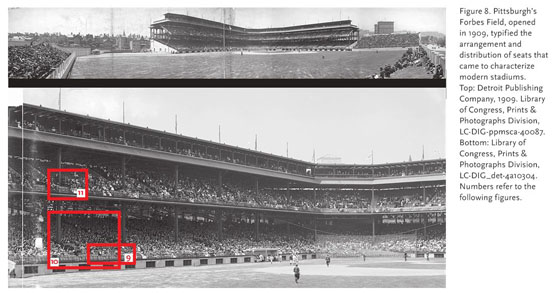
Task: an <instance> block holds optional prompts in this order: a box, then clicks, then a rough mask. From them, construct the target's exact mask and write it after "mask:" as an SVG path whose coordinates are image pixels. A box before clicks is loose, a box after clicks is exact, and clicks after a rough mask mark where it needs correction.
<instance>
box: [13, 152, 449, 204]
mask: <svg viewBox="0 0 557 293" xmlns="http://www.w3.org/2000/svg"><path fill="white" fill-rule="evenodd" d="M21 160H22V159H21V158H19V157H13V156H10V157H9V160H8V161H9V164H8V169H9V184H10V187H11V188H13V189H18V188H19V185H18V182H16V181H17V179H16V180H14V178H21V175H20V174H23V178H24V180H23V189H26V190H36V189H37V188H41V189H42V190H45V189H46V175H45V173H46V172H45V171H46V169H47V168H48V166H49V164H50V166H52V163H51V162H49V161H48V160H40V159H29V158H25V159H23V162H24V164H23V171H24V172H22V170H21V165H22V164H21V162H22V161H21ZM62 167H64V168H87V169H88V170H89V178H88V179H89V194H90V195H96V196H107V197H127V198H138V199H155V200H161V201H179V202H189V203H211V204H220V205H233V206H248V207H259V208H269V209H288V210H300V211H326V212H347V213H350V212H351V213H362V212H368V213H370V212H372V211H375V212H389V211H398V210H401V209H402V210H405V211H411V210H420V209H423V208H430V209H433V208H435V207H442V206H444V205H445V188H444V187H428V188H425V189H422V188H418V187H416V188H413V189H398V190H397V189H393V190H379V191H376V198H377V199H376V202H375V206H374V203H373V200H372V198H371V191H370V190H356V189H354V190H351V189H349V190H343V189H316V190H313V189H288V188H276V187H263V188H260V189H259V190H256V189H255V186H254V185H253V184H250V183H249V182H243V181H241V180H235V179H225V180H223V181H222V184H220V185H219V184H218V182H217V180H215V179H211V178H206V177H202V176H191V175H187V174H184V173H182V172H180V175H179V176H178V178H175V177H173V175H171V172H169V171H168V170H165V169H163V168H156V167H155V166H152V165H149V166H145V165H140V164H138V165H131V164H130V165H128V167H127V168H126V173H125V174H126V175H125V176H124V175H123V172H122V170H121V169H119V168H117V167H114V166H111V165H108V164H102V163H97V162H94V161H89V162H85V163H80V164H78V163H69V162H63V164H62ZM84 180H85V178H84V176H83V173H79V172H75V173H71V172H63V173H53V175H52V180H51V190H53V191H56V192H60V193H75V191H76V190H77V189H79V188H84V185H85V183H84ZM19 184H21V182H20V183H19Z"/></svg>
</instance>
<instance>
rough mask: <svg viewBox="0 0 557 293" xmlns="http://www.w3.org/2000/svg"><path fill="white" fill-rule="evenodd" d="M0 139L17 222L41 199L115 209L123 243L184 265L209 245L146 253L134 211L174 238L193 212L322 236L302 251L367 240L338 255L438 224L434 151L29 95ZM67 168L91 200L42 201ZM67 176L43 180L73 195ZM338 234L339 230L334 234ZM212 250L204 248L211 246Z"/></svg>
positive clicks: (48, 206)
mask: <svg viewBox="0 0 557 293" xmlns="http://www.w3.org/2000/svg"><path fill="white" fill-rule="evenodd" d="M8 143H9V167H8V168H9V180H8V184H9V188H8V191H9V200H8V203H9V211H10V217H15V218H14V219H15V220H14V221H15V223H18V221H19V223H21V222H23V221H22V218H26V219H30V218H40V217H42V218H43V219H44V217H45V214H46V211H47V210H60V209H61V210H80V209H87V210H96V209H100V210H119V211H121V212H122V215H123V216H122V217H123V219H122V224H121V225H122V226H121V227H122V242H126V241H128V242H131V241H137V242H139V243H138V244H137V245H138V247H141V248H143V250H142V253H143V256H142V258H143V259H145V260H149V259H172V260H178V261H180V262H182V260H183V263H184V265H185V264H186V263H187V262H186V261H189V263H190V264H191V263H192V259H194V260H193V261H194V263H195V262H196V261H197V262H199V261H200V260H199V257H201V259H207V258H208V254H207V253H206V254H204V255H198V254H196V253H191V254H184V253H182V254H177V253H173V254H172V255H171V254H169V255H160V254H156V256H153V255H150V254H149V253H150V252H149V250H148V249H147V248H146V247H148V245H146V244H144V243H143V241H146V240H144V239H142V238H141V237H137V236H133V235H130V234H133V233H135V232H133V231H134V229H135V228H132V227H131V226H133V223H134V222H133V221H135V222H136V223H137V222H138V221H143V222H141V223H142V225H147V224H148V223H152V222H155V221H158V222H157V223H159V222H160V223H162V224H160V227H161V228H160V229H161V231H163V232H164V231H166V232H164V233H166V234H169V235H167V236H169V238H168V239H170V240H168V241H176V242H177V241H179V239H181V237H184V235H194V237H199V236H195V233H194V232H192V230H191V229H193V228H188V227H191V225H193V224H192V223H198V222H199V221H202V222H204V223H206V224H205V227H207V225H212V227H214V229H213V230H211V231H213V232H214V235H215V237H216V239H219V240H223V239H227V237H229V236H227V235H229V234H227V233H229V231H230V230H231V229H235V228H233V227H237V226H239V225H244V226H246V225H247V227H248V230H250V231H249V233H252V234H251V235H253V238H254V239H255V240H254V241H260V240H261V238H262V237H263V235H264V234H265V233H268V234H273V235H274V236H273V237H276V236H277V235H282V234H281V233H283V234H284V235H286V237H292V239H293V238H296V237H306V238H305V239H309V240H308V241H309V242H307V243H312V245H315V246H312V247H320V248H319V249H317V248H312V249H308V251H306V253H307V254H304V255H306V256H305V257H309V258H315V257H318V256H319V254H320V253H325V252H327V253H332V254H334V253H335V250H334V249H335V248H334V247H333V248H330V247H329V248H326V250H324V249H323V248H322V247H325V246H324V245H325V244H322V245H320V244H319V243H325V242H328V243H331V242H334V241H333V240H332V238H331V237H333V238H335V237H337V236H338V237H342V235H344V234H358V235H362V237H371V238H365V239H366V240H365V241H367V242H369V243H370V245H371V244H373V245H375V246H373V247H370V248H369V249H368V250H365V251H363V252H362V251H349V252H346V251H341V252H338V254H339V255H338V256H357V255H359V254H361V253H367V252H366V251H375V250H376V249H377V247H384V246H381V245H384V243H389V242H388V241H391V240H392V239H393V238H392V237H390V236H389V237H390V238H382V237H384V236H385V235H386V234H396V235H398V236H400V237H406V238H404V239H414V240H415V239H416V237H418V236H419V234H420V233H423V234H424V235H425V234H428V232H427V231H428V229H430V227H438V228H437V230H439V227H441V230H442V231H441V232H442V233H444V225H445V160H444V159H437V160H421V161H412V162H401V163H389V164H375V165H342V164H315V163H311V162H306V161H301V160H296V159H292V158H287V157H282V156H277V155H273V154H268V153H264V152H260V151H254V150H249V149H245V148H239V147H234V146H230V145H226V144H220V143H215V142H211V141H206V140H202V139H197V138H192V137H187V136H182V135H177V134H172V133H168V132H164V131H157V130H152V129H149V128H143V127H138V126H134V125H130V124H124V123H119V122H114V121H110V120H104V119H98V118H94V117H90V116H85V115H79V114H74V113H69V112H66V111H59V110H54V109H49V108H45V107H41V106H35V105H29V104H24V105H23V106H19V107H10V108H9V127H8ZM77 167H79V168H88V169H89V178H88V179H89V181H90V183H89V186H90V187H89V200H88V201H87V202H85V203H77V202H70V203H57V204H53V203H52V202H47V201H46V190H47V187H46V176H45V174H46V169H47V168H77ZM77 181H79V180H77ZM77 181H76V179H75V178H70V180H68V181H67V182H70V183H67V184H66V183H64V182H65V181H63V180H62V179H60V180H59V181H56V184H53V185H52V186H53V188H54V189H53V190H55V191H56V192H58V193H59V194H63V195H66V196H71V195H72V194H73V193H72V189H73V187H72V186H71V184H72V183H71V182H77ZM200 219H202V220H200ZM63 222H64V220H63V219H62V218H60V217H58V218H57V219H56V220H55V221H54V223H55V226H54V227H53V231H56V232H54V234H53V236H52V241H53V242H62V241H63V239H64V233H67V232H64V231H63V227H66V226H64V224H63ZM130 225H131V226H130ZM29 227H31V228H29ZM68 227H69V229H70V230H71V229H72V226H71V225H69V226H68ZM226 227H228V228H226ZM242 227H243V226H242ZM400 227H402V230H400ZM406 227H407V228H406ZM394 228H396V229H399V230H396V231H395V230H393V229H394ZM26 229H31V230H32V231H34V232H33V233H31V232H30V231H28V232H27V233H24V234H25V235H22V236H21V237H22V238H25V239H23V242H24V244H21V243H18V241H19V242H21V241H22V240H20V239H17V237H15V236H13V235H12V234H10V236H9V238H10V239H9V241H10V243H14V245H15V246H14V247H17V245H19V244H21V246H25V243H27V245H29V243H30V242H33V238H35V239H37V238H39V239H44V237H45V236H44V232H45V223H44V222H40V221H32V224H30V226H26ZM64 229H66V228H64ZM188 229H190V230H188ZM204 229H207V228H204ZM15 230H17V229H15ZM130 230H131V232H130ZM270 231H274V232H272V233H271V232H270ZM277 231H283V232H277ZM296 231H297V232H296ZM393 231H394V232H393ZM16 232H17V231H14V233H16ZM404 232H407V233H404ZM161 233H162V232H161ZM205 233H210V232H208V231H206V232H205ZM242 233H247V232H246V231H243V232H242ZM296 233H298V234H296ZM14 235H17V234H14ZM242 235H243V234H242ZM293 235H303V236H293ZM26 237H27V238H29V239H27V238H26ZM161 237H162V236H161ZM236 237H237V236H236ZM338 237H337V238H338ZM443 237H444V236H443ZM14 238H16V239H14ZM165 239H166V238H165ZM335 239H336V238H335ZM339 239H343V238H338V239H336V241H340V240H339ZM397 239H398V238H397ZM304 241H306V240H304ZM257 243H269V242H257ZM271 243H273V242H271ZM304 243H306V242H304ZM411 243H414V242H411ZM289 247H290V246H289ZM300 247H303V245H301V244H300ZM267 248H268V247H266V248H265V249H267ZM33 249H34V248H33ZM33 249H29V250H27V251H34V250H33ZM274 249H275V252H274V253H277V255H278V256H279V257H282V258H283V259H285V257H287V252H285V250H286V248H280V249H277V248H274ZM288 249H292V248H288ZM296 249H298V250H300V249H304V248H299V247H298V248H296ZM410 249H412V250H413V252H414V253H416V255H418V254H419V253H421V255H422V256H423V254H424V253H427V252H428V251H429V252H431V253H438V254H439V257H444V248H443V251H431V250H430V249H429V248H427V249H426V248H418V247H415V248H414V247H411V248H410ZM310 250H311V251H310ZM426 250H427V251H426ZM253 251H255V250H253V249H252V252H253ZM280 251H282V253H281V252H280ZM399 252H400V251H399ZM18 253H19V252H18ZM18 253H13V254H12V253H10V259H11V260H13V261H15V262H17V263H18V264H19V265H20V267H19V268H20V269H19V271H18V274H19V275H20V276H22V275H24V268H23V267H24V266H29V267H33V269H29V272H30V273H29V274H27V275H33V274H36V273H35V269H34V268H35V267H37V268H39V267H40V268H43V267H44V263H45V262H46V258H45V257H44V255H42V254H40V253H39V254H37V255H34V254H33V253H34V252H31V253H29V255H23V252H22V253H21V254H18ZM214 254H216V255H211V257H213V256H219V255H218V252H215V253H214ZM221 254H222V252H221ZM225 254H227V255H225V256H227V257H230V256H231V255H230V254H231V253H229V252H227V253H225ZM233 255H234V254H232V256H233ZM242 255H243V257H244V258H243V259H244V261H252V259H253V258H251V257H253V255H252V254H250V253H248V254H242ZM368 255H369V254H368ZM435 256H437V254H435ZM138 258H139V256H138ZM247 258H251V259H249V260H247ZM211 259H212V258H211ZM227 259H228V260H227V261H231V260H230V258H227ZM66 261H67V262H68V263H70V262H74V263H79V262H80V261H83V259H82V256H77V255H72V256H71V257H70V256H68V259H67V260H66ZM210 261H215V260H214V259H213V260H210ZM236 261H237V260H236ZM225 262H226V261H225ZM153 263H154V260H153ZM172 263H174V261H172ZM216 263H217V264H218V263H219V261H218V258H217V260H216ZM221 263H222V259H221ZM143 264H144V265H145V263H144V262H143ZM147 266H148V265H147ZM37 270H43V269H37ZM37 272H38V271H37ZM41 272H42V273H48V272H46V270H44V271H41Z"/></svg>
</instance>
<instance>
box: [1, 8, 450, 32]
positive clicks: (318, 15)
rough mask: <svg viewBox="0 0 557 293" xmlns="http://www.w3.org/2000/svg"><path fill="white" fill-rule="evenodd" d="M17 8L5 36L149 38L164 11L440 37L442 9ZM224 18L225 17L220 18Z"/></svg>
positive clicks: (264, 24) (251, 24)
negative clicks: (347, 23)
mask: <svg viewBox="0 0 557 293" xmlns="http://www.w3.org/2000/svg"><path fill="white" fill-rule="evenodd" d="M224 11H225V10H224V9H221V8H17V9H10V10H9V13H8V15H9V16H8V32H10V33H16V32H21V33H24V32H30V33H44V32H49V33H57V32H60V33H62V34H71V33H73V34H77V33H81V34H93V35H98V34H104V33H107V34H114V35H119V34H122V33H123V32H124V31H125V32H126V34H130V33H132V34H140V35H144V36H147V35H149V25H150V24H151V23H152V22H153V21H155V20H159V19H163V18H164V17H163V14H164V13H167V12H172V13H179V14H187V15H190V16H195V17H200V18H205V19H209V20H214V21H220V22H222V21H223V19H225V22H226V23H229V24H233V25H237V26H241V27H246V28H269V27H282V26H291V25H302V24H310V23H317V22H325V21H335V20H340V19H343V20H344V19H350V20H352V23H353V24H355V25H357V26H358V27H359V28H360V29H365V30H371V31H373V25H374V24H376V23H377V22H378V21H394V22H395V31H411V32H439V33H443V34H445V9H444V8H234V9H227V10H226V12H224ZM224 15H226V18H225V17H224Z"/></svg>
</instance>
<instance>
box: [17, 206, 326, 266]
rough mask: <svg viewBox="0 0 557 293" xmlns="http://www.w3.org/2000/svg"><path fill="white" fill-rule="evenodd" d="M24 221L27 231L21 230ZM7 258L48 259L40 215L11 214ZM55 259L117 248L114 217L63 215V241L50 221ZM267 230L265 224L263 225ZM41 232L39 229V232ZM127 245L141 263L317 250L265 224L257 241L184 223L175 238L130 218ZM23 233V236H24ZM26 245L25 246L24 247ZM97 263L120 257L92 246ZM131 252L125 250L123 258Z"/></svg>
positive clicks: (230, 226) (244, 228)
mask: <svg viewBox="0 0 557 293" xmlns="http://www.w3.org/2000/svg"><path fill="white" fill-rule="evenodd" d="M22 218H23V219H24V220H23V222H24V223H25V224H24V228H23V229H22V224H21V223H22ZM9 219H10V221H9V235H8V238H9V248H8V249H9V257H10V259H14V260H16V259H20V258H22V257H23V258H24V259H25V258H39V259H40V258H44V257H45V256H46V233H45V232H44V230H45V228H46V227H44V222H39V221H38V219H37V216H36V215H34V216H29V215H26V216H21V215H10V218H9ZM51 225H52V227H51V256H52V257H58V258H60V259H62V260H66V261H84V260H85V257H86V254H87V247H86V245H87V243H114V242H116V240H117V233H116V232H117V229H116V227H117V221H116V218H114V217H111V216H108V217H98V216H86V215H71V216H69V215H63V216H62V217H61V230H62V231H61V238H60V239H58V237H57V233H58V231H57V225H56V218H53V219H52V224H51ZM262 225H264V224H262ZM41 226H43V227H42V229H37V227H41ZM126 226H127V228H126V229H127V235H128V238H127V239H126V241H127V242H128V243H135V244H136V245H137V258H138V259H156V258H179V257H212V256H241V255H253V254H254V250H255V249H258V248H262V247H267V248H274V249H278V251H279V254H283V253H284V254H290V253H296V254H298V253H315V252H316V246H315V245H314V243H313V239H312V238H311V234H301V233H291V234H288V233H286V231H284V229H283V228H280V229H279V228H276V227H271V226H270V225H268V224H266V226H269V227H265V228H262V230H264V231H262V232H260V233H259V236H258V237H256V236H255V229H254V227H253V224H246V223H233V222H226V223H225V224H224V228H223V232H222V234H221V235H219V233H217V232H216V231H217V225H216V224H215V223H213V222H204V221H200V222H196V221H186V220H183V221H181V223H180V233H179V235H178V237H177V238H176V237H175V236H174V231H173V230H172V229H173V228H172V225H170V224H169V222H168V221H167V220H166V219H153V218H141V219H140V218H130V219H128V221H127V225H126ZM22 230H23V231H24V232H25V235H22V233H21V232H22ZM36 238H42V239H43V241H42V242H43V247H42V248H37V247H35V239H36ZM22 240H23V245H22V243H21V242H22ZM90 252H91V256H92V258H93V259H97V260H104V259H114V258H116V257H117V250H116V249H115V248H114V247H98V246H97V247H95V246H92V247H91V250H90ZM129 252H131V250H130V248H129V247H123V248H122V255H123V254H125V253H129Z"/></svg>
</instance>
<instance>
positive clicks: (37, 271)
mask: <svg viewBox="0 0 557 293" xmlns="http://www.w3.org/2000/svg"><path fill="white" fill-rule="evenodd" d="M255 260H256V259H255V256H250V255H246V256H243V255H242V256H230V257H229V256H227V257H200V258H175V259H170V258H168V259H156V260H155V259H145V260H144V259H138V260H137V261H136V264H135V265H122V268H121V269H123V270H124V269H125V270H130V269H131V270H133V269H148V268H165V267H187V266H194V267H197V266H204V265H217V264H219V265H220V264H239V263H251V262H255ZM64 266H87V263H86V262H84V261H83V262H75V263H64V264H63V265H60V270H49V269H47V267H46V263H42V264H23V265H21V264H18V265H16V266H15V271H14V272H15V277H17V278H27V277H33V276H41V275H51V274H61V273H75V272H79V271H96V270H87V269H83V270H75V269H74V270H64V269H63V267H64ZM13 276H14V275H13V273H12V277H13Z"/></svg>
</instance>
